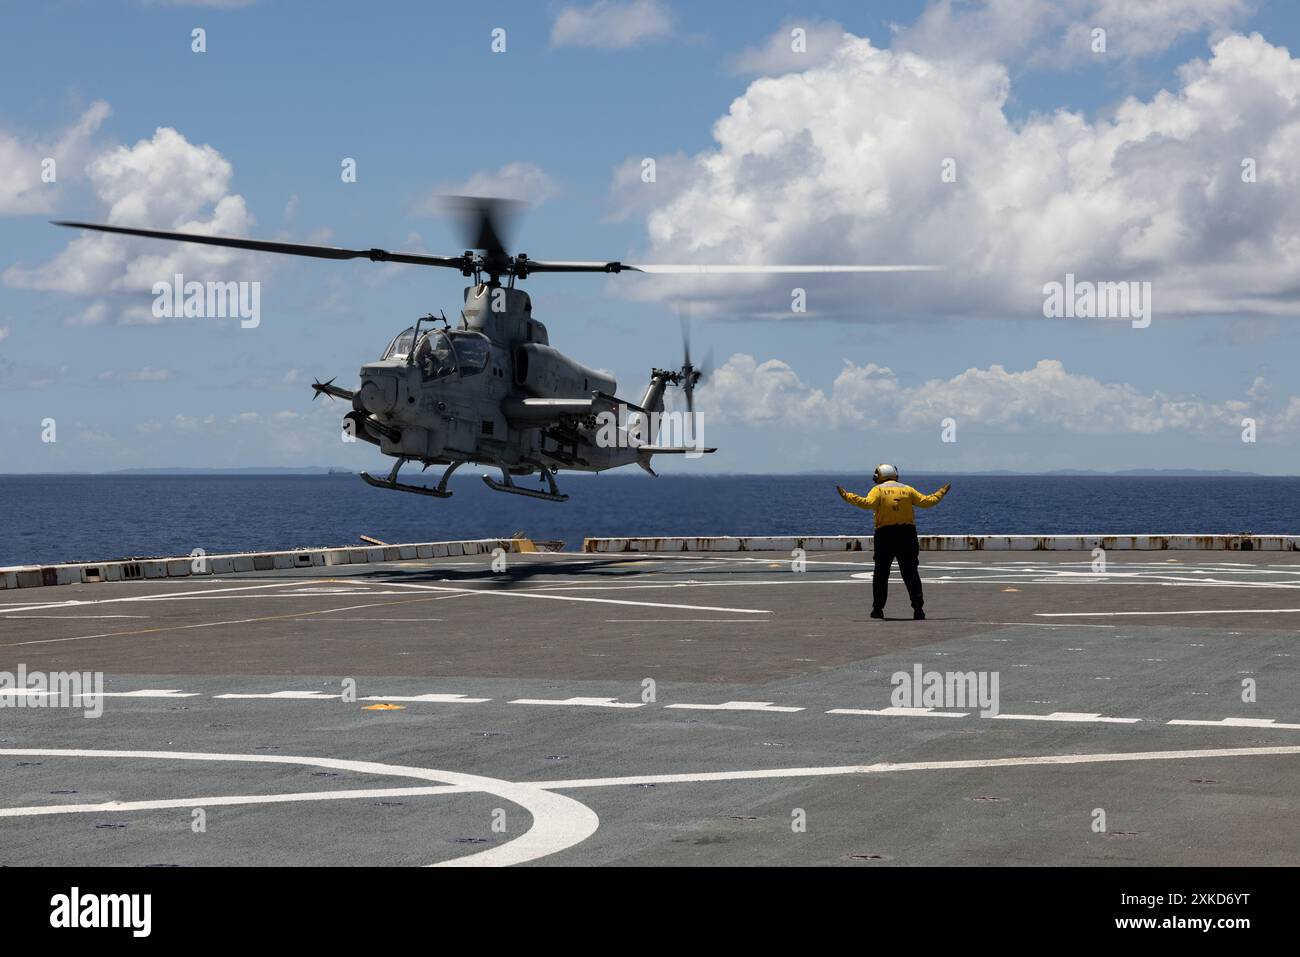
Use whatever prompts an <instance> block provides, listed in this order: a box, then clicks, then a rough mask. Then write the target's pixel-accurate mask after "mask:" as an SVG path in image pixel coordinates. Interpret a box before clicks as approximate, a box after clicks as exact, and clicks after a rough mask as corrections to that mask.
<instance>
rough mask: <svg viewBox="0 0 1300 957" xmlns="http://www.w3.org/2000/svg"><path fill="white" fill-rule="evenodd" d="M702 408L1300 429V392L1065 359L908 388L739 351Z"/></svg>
mask: <svg viewBox="0 0 1300 957" xmlns="http://www.w3.org/2000/svg"><path fill="white" fill-rule="evenodd" d="M697 397H698V398H697V402H698V407H699V408H700V410H701V412H702V413H703V414H704V415H705V416H706V419H705V421H706V422H708V421H709V420H710V418H715V419H716V421H717V422H718V424H720V425H745V426H754V427H760V428H761V427H769V426H773V425H778V426H781V427H783V428H786V429H793V430H798V431H799V432H801V433H803V432H812V433H817V432H826V431H833V430H837V429H852V430H855V431H857V430H861V429H872V430H876V431H885V432H911V431H918V430H919V431H927V432H928V431H930V430H935V432H936V434H937V430H938V429H939V428H940V423H941V422H942V420H943V419H945V418H950V417H951V418H953V419H955V420H956V421H957V423H958V427H959V428H962V429H987V430H990V431H996V432H1004V433H1038V434H1056V433H1061V432H1064V433H1069V434H1075V435H1108V436H1114V435H1153V434H1157V433H1166V432H1176V433H1195V434H1207V433H1210V432H1219V433H1221V434H1225V435H1231V434H1235V430H1239V429H1240V428H1241V420H1242V418H1243V416H1246V415H1249V416H1252V417H1254V418H1256V419H1257V420H1258V421H1259V422H1260V434H1261V436H1265V435H1269V434H1272V435H1277V434H1280V433H1283V432H1288V433H1293V432H1295V431H1296V430H1300V398H1296V397H1292V398H1291V399H1290V400H1289V404H1287V405H1285V406H1281V407H1279V406H1274V405H1262V404H1261V403H1259V402H1256V401H1246V400H1244V399H1242V400H1236V399H1229V400H1225V401H1221V402H1212V401H1208V400H1205V399H1202V398H1199V397H1198V396H1195V395H1168V394H1166V393H1163V392H1159V391H1155V392H1143V391H1141V390H1139V389H1137V388H1135V387H1134V386H1132V385H1128V384H1125V383H1115V382H1102V381H1101V380H1099V379H1095V378H1093V377H1091V376H1087V375H1080V374H1078V373H1072V372H1069V371H1068V370H1067V369H1066V368H1065V366H1064V364H1063V363H1061V362H1060V361H1059V360H1056V359H1041V360H1039V361H1038V362H1037V363H1036V364H1035V365H1034V366H1033V368H1030V369H1024V370H1021V371H1008V370H1007V369H1005V368H1004V367H1002V366H1001V365H993V366H990V367H989V368H987V369H967V370H966V371H965V372H962V373H960V374H958V375H955V376H952V377H951V378H948V379H931V380H929V381H927V382H920V383H917V384H916V385H912V386H908V385H905V384H903V383H901V382H899V380H898V377H897V376H896V375H895V374H894V373H893V371H892V370H890V369H889V368H887V367H882V366H878V365H876V364H875V363H868V364H867V365H865V366H857V365H854V364H853V363H851V362H845V364H844V368H843V369H842V370H841V372H840V374H839V375H838V376H837V377H836V378H835V381H834V382H833V383H832V384H831V387H830V389H829V391H826V390H823V389H820V388H817V387H815V386H812V385H810V384H808V383H806V382H804V381H803V380H802V379H801V378H800V377H799V375H798V374H797V373H796V372H795V370H794V369H793V368H791V367H790V366H789V365H788V364H787V363H785V362H782V361H780V360H778V359H769V360H767V361H765V362H759V361H758V360H756V359H755V358H754V357H753V356H750V355H746V354H743V353H737V354H735V355H733V356H732V357H731V358H730V359H728V360H727V361H726V362H725V363H724V364H723V365H722V366H721V367H719V368H718V370H717V371H716V372H715V373H714V374H713V376H712V377H710V379H709V380H708V381H707V383H706V384H705V385H703V386H701V387H700V391H699V392H698V393H697Z"/></svg>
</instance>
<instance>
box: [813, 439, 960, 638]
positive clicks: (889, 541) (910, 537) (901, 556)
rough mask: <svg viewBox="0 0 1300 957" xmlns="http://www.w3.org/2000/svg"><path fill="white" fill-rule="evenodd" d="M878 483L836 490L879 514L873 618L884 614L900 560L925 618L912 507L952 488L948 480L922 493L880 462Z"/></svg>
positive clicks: (929, 503)
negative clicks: (863, 490)
mask: <svg viewBox="0 0 1300 957" xmlns="http://www.w3.org/2000/svg"><path fill="white" fill-rule="evenodd" d="M871 478H872V480H873V481H874V482H875V483H876V486H875V488H873V489H872V490H871V491H870V492H868V493H867V494H866V495H854V494H853V493H852V492H846V491H845V490H844V489H842V488H840V487H839V486H838V485H837V486H835V490H836V491H837V492H839V493H840V497H841V498H843V499H844V501H846V502H848V503H849V504H850V505H856V506H857V507H858V508H865V509H870V510H871V511H872V512H874V513H875V515H876V529H875V536H874V538H873V539H872V541H873V545H874V549H875V559H876V567H875V571H874V572H873V573H872V576H871V617H872V618H884V617H885V599H886V598H887V597H888V595H889V569H890V567H891V566H892V565H893V564H894V560H895V559H897V560H898V570H899V572H900V573H901V574H902V576H903V583H904V584H905V585H907V594H908V597H909V598H911V599H912V617H913V618H915V619H918V620H920V619H923V618H924V617H925V596H924V595H923V594H922V593H921V575H920V573H919V572H918V571H917V570H916V566H917V560H918V558H919V557H920V550H921V546H920V543H919V542H918V541H917V538H916V517H915V514H914V513H913V511H912V506H914V505H919V506H921V508H932V507H934V506H935V505H938V504H939V500H940V499H942V498H943V497H944V496H945V495H947V494H948V490H949V489H950V488H952V483H951V482H949V483H948V484H947V485H945V486H944V487H943V488H941V489H939V491H937V492H935V493H934V494H933V495H922V494H921V493H920V492H918V491H917V490H916V489H914V488H912V486H910V485H904V484H903V483H902V482H900V481H898V469H896V468H894V466H892V465H885V464H883V463H882V464H881V465H877V466H876V471H875V472H874V473H872V476H871Z"/></svg>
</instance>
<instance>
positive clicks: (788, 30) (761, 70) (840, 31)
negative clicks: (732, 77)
mask: <svg viewBox="0 0 1300 957" xmlns="http://www.w3.org/2000/svg"><path fill="white" fill-rule="evenodd" d="M796 30H802V31H803V34H802V36H801V37H796V35H795V31H796ZM842 42H844V28H843V27H841V26H840V25H839V24H838V23H836V22H834V21H833V20H807V19H805V20H797V19H796V20H787V21H786V22H785V23H783V24H782V25H781V28H780V29H779V30H777V31H776V33H774V34H772V35H771V36H770V37H768V39H767V42H766V43H763V44H762V45H760V46H757V47H750V48H749V49H746V50H744V51H742V52H741V53H739V54H737V55H736V56H735V57H734V58H732V60H731V63H730V67H731V70H732V72H733V73H756V74H767V75H778V74H781V73H791V72H794V71H796V70H806V69H808V68H809V67H812V66H816V65H818V64H819V63H821V62H823V61H825V60H828V59H830V57H831V55H832V54H833V53H834V52H835V50H836V49H837V48H838V47H839V45H840V44H841V43H842ZM797 46H802V49H798V48H797Z"/></svg>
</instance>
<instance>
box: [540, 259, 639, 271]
mask: <svg viewBox="0 0 1300 957" xmlns="http://www.w3.org/2000/svg"><path fill="white" fill-rule="evenodd" d="M519 266H520V261H519V260H515V268H516V269H518V268H519ZM523 268H524V269H525V270H526V271H527V272H530V273H534V272H628V271H629V270H630V271H632V272H637V271H638V270H637V267H636V266H629V265H627V264H626V263H620V262H608V263H603V262H595V261H590V262H585V261H569V262H558V261H555V260H549V261H548V260H544V259H525V260H523Z"/></svg>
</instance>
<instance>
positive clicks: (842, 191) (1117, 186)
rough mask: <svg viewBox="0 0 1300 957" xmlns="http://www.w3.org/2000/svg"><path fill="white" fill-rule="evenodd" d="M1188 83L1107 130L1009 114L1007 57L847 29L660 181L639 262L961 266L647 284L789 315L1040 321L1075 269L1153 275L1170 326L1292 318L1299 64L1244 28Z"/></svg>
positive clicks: (1107, 276)
mask: <svg viewBox="0 0 1300 957" xmlns="http://www.w3.org/2000/svg"><path fill="white" fill-rule="evenodd" d="M1179 80H1180V82H1179V85H1178V87H1177V89H1175V90H1172V91H1161V92H1159V93H1158V94H1156V95H1155V96H1153V97H1151V98H1150V99H1148V100H1140V99H1136V98H1129V99H1127V100H1125V101H1124V102H1122V103H1121V104H1119V105H1118V106H1117V107H1115V108H1114V109H1113V110H1111V111H1109V113H1108V115H1105V116H1103V117H1100V118H1098V119H1096V120H1089V119H1088V118H1086V117H1084V116H1082V115H1080V114H1077V113H1072V112H1069V111H1066V110H1061V111H1058V112H1056V113H1054V114H1052V115H1050V116H1035V117H1032V118H1030V119H1029V120H1027V121H1025V122H1023V123H1013V122H1012V121H1011V120H1010V119H1008V117H1007V115H1006V113H1005V112H1004V106H1005V104H1006V102H1007V98H1008V96H1009V94H1010V80H1009V77H1008V74H1007V71H1006V69H1005V67H1003V66H1002V65H1000V64H998V63H995V62H992V61H986V62H982V63H957V62H955V61H949V60H942V59H930V58H926V57H923V56H920V55H918V54H916V53H911V52H895V51H892V50H881V49H878V48H876V47H874V46H872V44H871V42H870V41H869V40H867V39H862V38H857V37H851V36H848V37H846V38H845V41H844V42H843V43H842V44H841V45H840V46H839V47H838V48H837V49H836V51H835V52H834V54H833V55H832V56H831V58H830V59H829V60H828V61H827V62H826V63H824V64H822V65H821V66H817V67H814V68H812V69H809V70H805V71H803V72H802V73H793V74H787V75H784V76H780V77H770V78H762V79H759V80H756V81H754V82H753V83H752V84H751V85H750V86H749V88H748V89H747V90H746V91H745V92H744V94H743V95H742V96H740V97H738V98H737V99H736V100H735V101H734V102H733V103H732V105H731V108H730V110H729V112H728V113H727V115H726V116H724V117H722V118H721V119H720V120H718V121H717V123H716V124H715V126H714V131H713V133H714V138H715V140H716V146H715V147H714V148H713V149H710V150H707V151H705V152H703V153H701V154H699V155H697V156H694V157H692V158H691V159H690V161H689V163H688V164H686V167H685V169H684V170H683V172H682V174H681V175H680V177H678V178H676V179H675V180H672V181H669V180H667V179H665V177H663V176H661V177H659V179H658V182H657V183H656V184H655V193H654V195H655V196H656V200H655V206H654V208H653V209H652V210H651V211H650V212H649V213H648V214H647V217H646V226H647V233H648V242H649V248H648V249H646V250H645V252H644V261H646V262H724V263H728V262H734V263H790V262H793V263H800V262H803V263H832V264H835V263H931V264H938V265H942V266H944V267H946V271H945V272H943V273H930V274H922V275H906V274H904V275H876V276H870V277H855V278H853V279H851V280H843V281H838V282H832V281H830V280H829V279H823V278H817V279H816V281H814V278H815V277H809V278H808V280H807V281H802V280H799V281H796V282H782V283H780V284H778V283H774V282H765V281H759V280H754V279H747V280H745V281H743V282H738V281H728V280H725V279H722V278H719V277H709V279H708V280H707V281H703V280H691V281H686V280H677V281H667V280H665V279H662V278H659V277H656V278H655V280H654V281H653V282H651V283H646V282H642V283H639V284H637V286H636V287H635V290H636V291H635V292H634V294H637V295H643V296H646V297H664V298H672V299H680V298H686V297H693V298H695V299H697V300H698V301H701V302H702V304H703V307H704V308H702V310H701V313H702V314H706V315H707V314H712V315H747V316H771V317H787V318H788V317H789V316H790V315H791V311H790V287H791V286H793V285H796V284H797V285H799V286H806V287H808V312H809V314H811V315H823V316H832V317H835V318H847V319H863V318H870V317H873V316H887V317H898V316H912V315H916V314H920V313H930V314H938V315H988V316H996V315H1015V316H1023V317H1032V316H1040V317H1041V316H1042V309H1043V302H1044V291H1043V287H1044V285H1045V284H1046V283H1048V282H1053V281H1062V280H1063V279H1064V276H1065V274H1066V273H1073V274H1075V276H1076V277H1077V278H1078V279H1080V280H1088V281H1095V282H1102V281H1119V280H1123V281H1150V282H1151V283H1152V284H1153V299H1154V312H1155V321H1160V319H1161V318H1162V317H1166V316H1171V315H1180V314H1190V315H1204V314H1226V313H1242V314H1253V315H1258V314H1276V315H1286V314H1291V313H1294V311H1295V310H1296V308H1297V307H1300V287H1298V286H1297V283H1296V282H1295V279H1294V277H1295V275H1296V274H1297V268H1298V267H1300V244H1297V243H1296V242H1295V237H1296V235H1297V234H1300V167H1297V166H1296V164H1295V163H1294V162H1292V157H1294V155H1295V153H1296V151H1297V149H1298V148H1300V61H1298V60H1296V59H1294V58H1292V56H1291V55H1290V54H1289V53H1288V51H1287V50H1285V49H1284V48H1282V47H1277V46H1274V45H1272V44H1270V43H1268V42H1267V41H1265V40H1264V39H1263V38H1262V37H1261V36H1259V35H1257V34H1254V35H1251V36H1241V35H1231V36H1226V37H1224V38H1223V39H1221V40H1219V41H1218V42H1217V43H1216V44H1215V45H1214V46H1213V48H1212V51H1211V56H1210V57H1209V59H1207V60H1201V59H1197V60H1193V61H1191V62H1189V63H1187V64H1185V65H1184V66H1183V67H1182V68H1181V69H1180V71H1179ZM1248 160H1249V161H1251V162H1250V163H1247V161H1248ZM1246 166H1251V167H1252V168H1253V170H1254V174H1253V175H1254V179H1255V181H1254V182H1248V181H1246V180H1247V176H1246V175H1245V173H1246ZM946 167H950V168H951V170H952V171H953V172H954V173H955V181H954V182H945V181H944V179H943V176H942V174H943V172H944V171H945V168H946ZM629 258H631V257H629ZM629 287H631V286H630V284H629ZM1044 321H1049V320H1044ZM1051 321H1069V320H1051Z"/></svg>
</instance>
